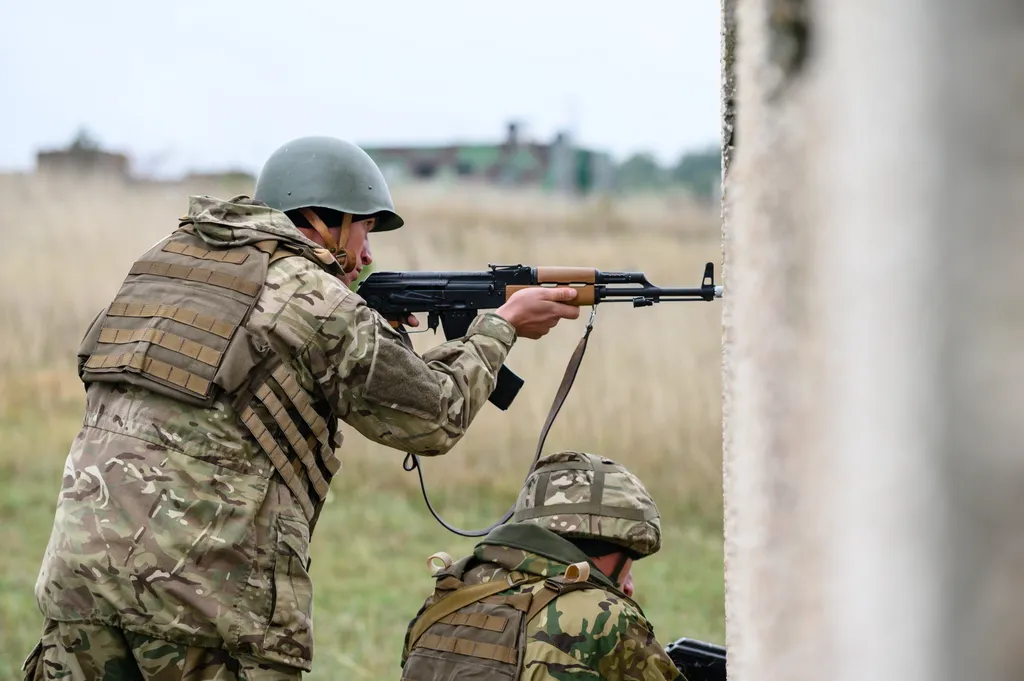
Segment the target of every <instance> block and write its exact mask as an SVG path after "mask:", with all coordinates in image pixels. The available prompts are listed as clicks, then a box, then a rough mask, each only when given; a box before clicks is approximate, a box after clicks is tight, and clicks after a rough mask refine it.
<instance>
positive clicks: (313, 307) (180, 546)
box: [35, 197, 515, 670]
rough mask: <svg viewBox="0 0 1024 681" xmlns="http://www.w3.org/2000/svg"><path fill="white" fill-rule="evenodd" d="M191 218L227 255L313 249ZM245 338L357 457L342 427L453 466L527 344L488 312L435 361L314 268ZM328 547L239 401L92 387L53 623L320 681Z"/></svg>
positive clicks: (59, 538) (60, 536) (222, 205)
mask: <svg viewBox="0 0 1024 681" xmlns="http://www.w3.org/2000/svg"><path fill="white" fill-rule="evenodd" d="M189 218H191V220H192V222H193V224H194V225H195V229H196V231H197V232H198V233H199V234H200V235H201V236H202V238H203V240H205V241H206V242H207V243H211V244H213V243H215V242H219V244H220V245H225V244H235V245H236V244H244V243H252V242H258V241H260V240H265V239H267V238H268V236H273V235H281V234H285V235H287V236H288V237H289V238H292V239H300V240H304V239H305V238H304V237H302V236H301V234H300V233H299V232H298V231H297V230H296V229H295V228H294V227H293V226H292V224H291V222H290V221H289V220H288V219H287V217H286V216H285V215H284V214H282V213H279V212H276V211H273V210H271V209H269V208H267V207H265V206H262V204H254V203H253V202H251V201H249V200H247V199H245V198H244V197H236V198H235V199H232V200H231V201H228V202H225V201H219V200H216V199H211V198H208V197H201V198H196V197H193V198H192V200H191V204H190V210H189ZM186 302H187V301H186ZM108 309H109V308H108ZM245 326H246V328H247V329H248V331H249V333H251V334H252V337H253V338H254V339H256V341H255V342H258V343H261V344H262V345H263V346H264V347H269V348H271V349H272V350H273V352H276V353H277V354H278V355H279V356H280V357H282V358H283V359H284V362H285V364H286V366H287V368H288V369H289V370H290V372H291V374H293V375H294V376H295V377H296V378H295V381H296V382H297V383H299V384H301V387H302V389H303V390H305V391H307V392H308V393H309V394H311V395H315V396H317V399H318V400H319V401H320V402H322V403H323V404H321V405H320V406H319V407H318V408H320V409H321V410H322V411H324V410H326V411H327V412H329V413H330V414H331V415H333V416H332V419H333V423H332V424H331V431H332V432H331V439H330V442H329V443H328V444H332V443H333V446H334V447H335V448H336V447H337V446H340V444H341V433H340V432H339V431H338V429H337V428H336V427H335V426H336V425H337V422H338V421H341V422H344V423H346V424H348V425H349V426H351V427H352V428H353V429H355V430H356V431H358V432H359V433H360V434H362V435H363V436H364V437H367V438H369V439H370V440H373V441H374V442H377V443H380V444H383V445H386V446H389V447H393V448H395V449H398V450H401V451H403V452H404V451H409V452H414V453H417V454H420V455H428V456H429V455H440V454H444V453H446V452H447V451H448V450H450V449H451V448H452V447H453V446H454V445H455V444H456V443H457V442H458V441H459V439H460V438H461V437H462V435H463V434H464V433H465V432H466V429H467V428H468V426H469V424H470V423H471V421H472V420H473V418H474V417H475V416H476V414H477V413H478V412H479V410H480V409H481V407H482V406H483V405H484V404H485V402H486V400H487V397H488V395H489V394H490V392H491V390H492V388H493V385H494V382H495V377H496V373H497V370H498V369H499V367H500V366H501V364H502V363H503V362H504V360H505V357H506V355H507V354H508V352H509V350H510V348H511V346H512V344H513V343H514V341H515V331H514V329H513V328H512V327H511V326H510V325H509V324H508V323H507V322H506V321H505V320H503V319H502V318H500V317H498V316H496V315H494V314H484V315H482V316H480V317H478V318H477V319H476V320H475V321H474V322H473V324H472V325H471V327H470V329H469V332H468V334H467V335H466V336H465V337H464V338H460V339H454V340H451V341H449V342H447V343H444V344H442V345H440V346H438V347H435V348H433V349H431V350H430V351H428V352H426V353H424V355H423V356H422V358H421V357H420V356H417V355H416V354H415V353H414V352H413V351H412V350H411V349H410V348H409V347H408V346H407V345H406V344H405V343H404V342H403V338H402V336H400V335H399V333H398V332H397V331H396V330H395V329H394V328H392V327H391V326H390V325H389V324H388V323H387V322H386V321H385V320H384V319H383V318H382V317H381V316H380V315H379V314H377V313H376V312H375V311H373V310H371V309H369V308H368V307H367V306H366V304H365V302H364V301H363V300H362V299H361V298H360V297H359V296H358V295H356V294H355V293H353V292H352V291H350V290H349V289H348V288H347V287H346V286H344V285H343V284H342V283H341V281H340V280H338V279H337V278H336V277H334V276H332V275H331V274H330V273H329V272H327V271H325V269H324V268H321V267H319V266H318V265H317V264H316V263H314V262H311V261H310V260H308V259H306V258H304V257H288V258H285V259H282V260H277V261H274V262H272V263H271V264H270V267H269V270H268V271H267V278H266V281H265V284H264V286H263V288H262V290H261V291H260V292H259V295H258V299H257V302H256V303H255V307H254V308H253V311H252V313H251V316H250V317H249V319H248V320H247V321H246V322H245ZM80 366H81V362H80ZM80 370H81V368H80ZM324 405H326V406H324ZM314 441H315V440H314ZM310 534H311V532H310V526H309V523H308V521H307V518H306V517H305V516H304V515H303V513H302V512H300V509H299V508H298V507H297V504H296V499H295V498H294V497H293V495H292V494H291V493H290V491H289V488H288V486H287V485H286V484H284V482H282V480H281V478H280V476H279V475H278V474H276V473H275V469H274V467H273V466H272V465H271V461H270V460H269V459H268V456H267V455H266V453H265V452H264V451H263V449H262V448H261V447H260V446H258V445H257V442H256V440H255V438H254V437H253V436H252V435H251V434H250V433H249V431H248V430H247V429H246V427H245V426H243V424H242V423H241V422H240V420H239V413H238V412H237V411H235V409H234V408H233V406H232V402H231V401H230V400H228V399H226V398H225V399H218V401H216V402H214V403H213V405H212V406H211V407H209V408H202V407H195V406H190V405H188V404H185V403H183V402H180V401H177V400H174V399H171V398H169V397H166V396H163V395H159V394H156V393H154V392H150V391H147V390H145V389H142V388H139V387H135V386H131V385H125V384H117V383H91V384H89V385H88V387H87V391H86V409H85V416H84V420H83V425H82V428H81V430H80V432H79V433H78V435H77V436H76V437H75V439H74V442H73V444H72V445H71V449H70V453H69V454H68V456H67V460H66V462H65V466H64V474H63V484H62V487H61V490H60V493H59V496H58V500H57V509H56V515H55V519H54V523H53V528H52V532H51V536H50V539H49V544H48V546H47V548H46V552H45V555H44V557H43V560H42V565H41V569H40V572H39V576H38V579H37V582H36V588H35V594H36V599H37V602H38V604H39V607H40V609H41V610H42V613H43V615H44V616H45V617H47V618H50V619H53V620H59V621H65V622H90V623H98V624H108V625H113V626H120V627H123V628H124V629H126V630H130V631H134V632H138V633H141V634H146V635H149V636H153V637H156V638H159V639H164V640H168V641H173V642H176V643H183V644H187V645H197V646H213V647H224V648H226V649H227V650H228V651H229V652H233V653H243V654H251V655H256V656H258V657H260V658H262V659H266V660H268V661H274V662H280V663H285V664H289V665H293V666H296V667H299V668H301V669H305V670H309V669H310V668H311V664H312V659H313V632H312V620H311V617H312V609H313V602H312V600H313V599H312V585H311V583H310V579H309V575H308V567H309V542H310Z"/></svg>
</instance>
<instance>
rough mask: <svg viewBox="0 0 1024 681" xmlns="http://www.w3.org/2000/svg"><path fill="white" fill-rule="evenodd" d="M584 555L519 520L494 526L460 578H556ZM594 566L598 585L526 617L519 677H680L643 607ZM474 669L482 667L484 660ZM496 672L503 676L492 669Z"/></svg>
mask: <svg viewBox="0 0 1024 681" xmlns="http://www.w3.org/2000/svg"><path fill="white" fill-rule="evenodd" d="M580 561H585V562H588V563H589V560H588V559H587V557H586V556H585V555H584V554H583V553H582V552H581V551H580V550H579V549H577V548H576V547H575V546H573V545H572V544H571V543H569V542H568V541H566V540H564V539H562V538H561V537H559V536H558V535H556V534H555V533H553V532H551V531H549V530H546V529H543V528H540V527H537V526H536V525H528V524H524V523H513V524H508V525H503V526H501V527H499V528H497V529H495V530H494V531H492V532H491V533H490V534H489V535H488V536H487V537H485V538H484V539H483V540H482V541H481V542H480V543H479V544H478V545H477V546H476V548H475V549H474V551H473V554H472V555H471V556H470V557H467V558H464V559H463V561H462V562H464V567H465V572H463V573H462V580H463V581H464V582H465V583H466V584H467V585H473V584H480V583H483V582H490V581H492V580H494V579H500V580H502V581H505V580H506V579H507V578H509V575H510V574H514V573H522V574H526V575H537V576H542V577H554V576H557V575H561V574H563V573H564V572H565V571H566V568H567V566H569V565H571V564H573V563H578V562H580ZM591 566H592V567H591V577H590V581H591V582H592V583H594V582H596V583H597V585H598V587H597V588H589V589H582V590H575V591H569V592H567V593H564V594H562V595H560V596H558V597H557V598H555V599H554V600H553V601H551V602H550V604H548V605H547V606H546V607H545V608H543V609H542V610H540V612H539V613H538V614H537V615H536V616H535V617H533V619H532V620H530V621H528V622H527V623H526V626H525V636H524V637H523V639H522V641H523V644H524V645H523V647H524V648H525V650H523V651H522V655H523V660H522V672H521V674H520V676H519V681H566V680H568V679H574V680H575V679H580V680H583V679H589V680H592V681H599V680H603V681H663V680H665V679H673V680H675V679H682V678H683V676H682V675H681V674H680V672H679V670H678V669H677V668H676V667H675V665H674V664H673V663H672V660H671V659H670V658H669V656H668V654H667V653H666V652H665V650H664V648H663V647H662V646H661V644H660V643H658V641H657V639H656V638H655V635H654V627H653V626H652V625H651V623H650V622H648V621H647V619H646V617H645V616H644V614H643V611H642V610H641V608H640V606H639V605H637V604H636V603H635V602H634V601H633V600H632V599H630V598H628V597H627V596H626V595H625V594H623V593H622V592H621V591H619V589H618V588H616V586H615V585H614V584H613V583H612V582H611V580H610V579H608V578H607V577H606V576H605V575H603V574H601V573H600V572H599V571H598V570H597V568H596V567H593V564H592V563H591ZM457 567H458V566H457ZM438 574H439V576H440V575H441V573H438ZM542 588H543V582H542V581H541V582H530V583H527V584H525V585H523V586H517V587H515V588H512V589H507V590H504V591H501V592H500V593H499V594H498V597H499V598H505V599H508V597H513V598H514V597H515V596H516V595H517V594H521V593H524V592H536V591H537V590H539V589H542ZM435 600H436V593H435V595H432V596H431V597H429V598H428V599H427V600H426V601H425V602H424V604H423V607H422V608H421V609H420V610H419V612H418V613H417V617H416V618H414V619H413V620H412V621H411V622H410V626H409V631H412V627H413V626H414V625H415V623H416V621H417V618H418V617H419V616H420V615H421V614H422V613H423V612H424V610H425V609H426V608H427V607H428V606H429V605H431V604H432V603H433V602H434V601H435ZM478 617H479V615H478ZM442 621H447V619H446V620H442ZM470 626H473V625H472V624H471V625H470ZM477 626H479V625H477ZM407 641H408V638H407ZM441 647H442V648H443V647H444V646H441ZM428 664H429V663H428ZM481 664H482V663H481ZM476 667H477V669H480V668H481V666H480V664H478V665H476ZM479 678H491V677H489V676H486V675H481V676H480V677H479ZM493 678H505V677H504V676H501V675H500V674H494V676H493Z"/></svg>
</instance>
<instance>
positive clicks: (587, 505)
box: [511, 451, 661, 558]
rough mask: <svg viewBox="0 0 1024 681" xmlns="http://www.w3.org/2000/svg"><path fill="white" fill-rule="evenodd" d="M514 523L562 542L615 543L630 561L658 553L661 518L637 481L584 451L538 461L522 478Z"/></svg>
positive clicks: (602, 458)
mask: <svg viewBox="0 0 1024 681" xmlns="http://www.w3.org/2000/svg"><path fill="white" fill-rule="evenodd" d="M511 520H512V522H517V523H520V522H521V523H532V524H534V525H540V526H541V527H543V528H545V529H548V530H550V531H552V532H554V533H556V534H558V535H561V536H563V537H565V538H566V539H584V540H600V541H602V542H605V543H610V544H615V545H617V546H620V547H622V548H623V549H625V550H626V552H627V553H630V554H632V555H633V556H634V558H642V557H644V556H650V555H652V554H654V553H657V552H658V550H659V549H660V548H661V517H660V515H659V514H658V507H657V506H656V505H655V504H654V499H652V498H651V495H650V494H648V493H647V489H646V488H645V487H644V485H643V483H642V482H640V479H639V478H637V477H636V476H635V475H633V474H632V473H630V472H629V471H628V470H626V468H625V467H624V466H622V465H621V464H619V463H616V462H614V461H612V460H611V459H608V458H606V457H603V456H595V455H593V454H587V453H585V452H572V451H567V452H558V453H556V454H549V455H547V456H545V457H542V458H541V459H540V460H539V461H538V462H537V466H536V467H535V468H534V469H533V471H532V472H531V473H530V475H529V476H528V477H527V478H526V483H525V484H524V485H523V489H522V490H521V491H520V492H519V498H518V499H517V500H516V505H515V508H514V510H513V513H512V518H511Z"/></svg>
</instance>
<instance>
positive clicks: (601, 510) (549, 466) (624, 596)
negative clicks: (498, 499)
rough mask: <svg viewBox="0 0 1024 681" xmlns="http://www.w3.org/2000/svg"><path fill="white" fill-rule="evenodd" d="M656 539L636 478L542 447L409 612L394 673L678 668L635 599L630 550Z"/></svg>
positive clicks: (652, 545)
mask: <svg viewBox="0 0 1024 681" xmlns="http://www.w3.org/2000/svg"><path fill="white" fill-rule="evenodd" d="M660 548H661V523H660V519H659V516H658V509H657V507H656V506H655V504H654V500H653V499H651V497H650V495H649V494H648V493H647V490H646V489H645V488H644V486H643V484H642V483H641V482H640V480H638V479H637V478H636V476H634V475H633V474H632V473H630V472H629V471H628V470H626V469H625V468H624V467H623V466H621V465H620V464H617V463H615V462H614V461H611V460H609V459H607V458H604V457H599V456H594V455H591V454H585V453H579V452H561V453H558V454H552V455H549V456H546V457H544V458H542V459H541V460H540V461H539V462H538V464H537V466H536V468H535V470H534V471H533V473H531V475H530V476H529V477H528V478H527V480H526V484H525V485H524V487H523V489H522V491H521V492H520V494H519V498H518V500H517V501H516V507H515V512H514V514H513V516H512V518H511V521H510V523H509V524H506V525H502V526H501V527H498V528H497V529H495V530H494V531H492V532H491V533H490V534H488V535H487V536H486V537H484V539H483V540H481V541H480V543H479V544H478V545H477V546H476V548H475V550H474V551H473V553H472V555H469V556H466V557H464V558H462V559H461V560H459V561H457V562H454V563H453V562H452V560H451V558H450V557H449V556H448V555H447V554H444V553H438V554H434V555H433V556H431V557H430V560H429V561H428V562H429V563H432V564H436V563H437V562H438V561H440V562H441V563H442V564H443V567H441V568H440V569H439V570H438V571H437V572H436V573H435V574H434V579H435V580H436V584H435V588H434V593H433V594H431V596H430V597H429V598H427V600H426V602H425V603H424V604H423V607H422V608H421V609H420V611H419V612H418V613H417V615H416V617H415V619H413V620H412V622H410V624H409V628H408V631H407V633H406V639H405V646H404V649H403V651H402V668H403V673H402V679H403V681H412V680H416V681H435V680H436V681H440V680H441V679H456V678H459V679H461V678H466V679H479V680H481V681H482V680H484V679H507V680H508V681H526V680H532V681H540V680H542V679H544V680H552V679H569V678H572V679H595V680H596V679H607V680H619V679H622V680H627V679H629V680H632V679H637V680H640V679H643V680H644V681H654V680H661V679H681V678H683V677H682V675H681V674H680V673H679V671H678V669H676V667H675V666H674V665H673V664H672V661H671V660H670V659H669V657H668V655H667V654H666V653H665V650H664V648H662V646H661V645H660V644H659V643H658V641H657V640H656V639H655V637H654V629H653V627H652V626H651V624H650V623H649V622H648V621H647V619H646V618H645V616H644V613H643V611H642V610H641V609H640V606H639V605H638V604H637V603H636V602H634V601H633V600H632V595H633V576H632V565H633V562H634V561H636V560H639V559H641V558H643V557H645V556H649V555H651V554H653V553H655V552H657V551H658V549H660Z"/></svg>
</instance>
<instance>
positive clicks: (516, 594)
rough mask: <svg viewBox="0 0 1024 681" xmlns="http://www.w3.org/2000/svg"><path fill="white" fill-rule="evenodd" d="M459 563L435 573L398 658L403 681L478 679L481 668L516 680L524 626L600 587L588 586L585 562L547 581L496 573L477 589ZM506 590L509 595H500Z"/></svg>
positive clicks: (498, 676) (523, 646) (514, 574)
mask: <svg viewBox="0 0 1024 681" xmlns="http://www.w3.org/2000/svg"><path fill="white" fill-rule="evenodd" d="M460 563H461V564H455V565H452V566H450V567H449V568H447V569H445V570H441V571H439V572H437V573H436V574H435V581H436V584H435V590H434V596H433V598H434V599H435V600H433V602H431V603H430V605H428V606H427V607H426V608H424V610H423V611H422V612H420V614H419V615H418V616H417V618H416V619H415V620H413V621H412V622H411V623H410V625H409V629H408V631H407V632H406V642H405V646H404V649H403V654H402V667H403V675H402V678H403V679H405V680H406V681H413V680H414V679H415V680H416V681H442V680H445V681H447V680H448V679H453V678H461V677H462V676H467V675H471V676H473V677H474V678H477V677H478V676H479V675H480V674H481V669H480V666H481V665H483V666H485V667H487V669H489V670H490V675H488V676H487V677H486V678H494V679H503V680H505V681H515V680H516V679H519V678H520V675H521V671H522V654H523V652H524V650H525V647H526V641H525V636H526V625H527V623H529V622H530V620H532V619H533V618H534V617H536V616H537V615H538V614H540V612H541V611H543V610H544V609H545V608H547V607H548V605H550V604H551V602H552V601H554V600H555V599H556V598H558V597H559V596H560V595H562V594H564V593H566V592H569V591H575V590H578V589H592V588H601V587H600V586H599V585H598V584H595V583H594V582H592V581H588V577H589V575H590V571H589V569H588V566H587V564H585V563H578V564H574V565H572V566H569V567H568V568H567V569H566V572H565V574H563V575H553V576H551V577H547V578H545V577H542V576H540V575H535V574H529V573H521V572H516V571H513V572H509V573H504V574H503V571H499V572H498V573H497V574H495V575H493V576H492V577H491V580H490V581H487V582H480V583H476V584H467V583H466V582H464V581H463V577H464V575H465V567H466V563H465V561H460ZM538 582H542V584H539V585H538V584H537V583H538ZM509 590H512V591H513V593H511V594H506V595H504V596H501V595H499V594H500V593H501V592H503V591H509ZM424 650H426V651H431V652H429V653H424V652H420V651H424ZM467 657H471V658H476V660H477V661H473V662H470V661H468V660H467V659H466V658H467ZM479 660H487V661H488V662H486V663H484V662H479ZM471 672H472V673H471ZM481 678H482V677H481Z"/></svg>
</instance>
